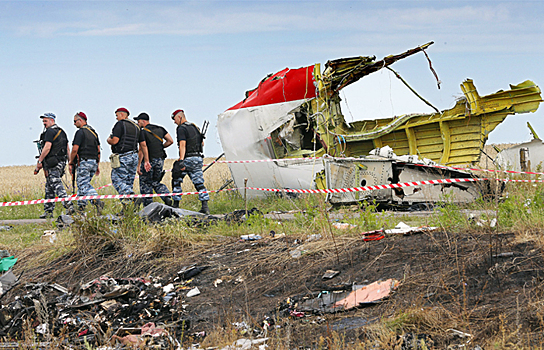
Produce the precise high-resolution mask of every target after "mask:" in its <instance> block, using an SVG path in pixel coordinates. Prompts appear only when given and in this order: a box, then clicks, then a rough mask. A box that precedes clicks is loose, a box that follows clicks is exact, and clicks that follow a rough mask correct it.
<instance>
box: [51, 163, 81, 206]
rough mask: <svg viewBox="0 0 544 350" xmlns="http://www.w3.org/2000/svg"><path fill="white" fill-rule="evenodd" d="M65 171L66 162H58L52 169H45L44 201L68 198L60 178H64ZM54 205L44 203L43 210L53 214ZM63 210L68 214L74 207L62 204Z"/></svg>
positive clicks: (68, 203) (67, 202)
mask: <svg viewBox="0 0 544 350" xmlns="http://www.w3.org/2000/svg"><path fill="white" fill-rule="evenodd" d="M65 169H66V161H65V160H63V161H60V162H59V163H58V164H57V165H56V166H55V167H54V168H52V169H45V171H46V172H47V175H46V177H45V199H53V198H56V197H59V198H63V197H68V194H67V193H66V190H65V189H64V185H63V183H62V177H63V176H64V171H65ZM55 204H56V203H45V204H44V205H43V209H44V210H45V212H47V213H51V214H52V213H53V210H55ZM62 205H63V206H64V208H66V210H67V212H68V213H71V212H72V211H73V208H74V205H73V204H72V202H70V201H64V202H62Z"/></svg>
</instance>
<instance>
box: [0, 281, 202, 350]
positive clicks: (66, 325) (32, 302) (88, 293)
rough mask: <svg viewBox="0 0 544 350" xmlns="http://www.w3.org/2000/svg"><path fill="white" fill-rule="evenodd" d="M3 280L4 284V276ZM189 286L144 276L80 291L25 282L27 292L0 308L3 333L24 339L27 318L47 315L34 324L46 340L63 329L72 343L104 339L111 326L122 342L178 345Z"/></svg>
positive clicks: (89, 285)
mask: <svg viewBox="0 0 544 350" xmlns="http://www.w3.org/2000/svg"><path fill="white" fill-rule="evenodd" d="M11 280H13V276H12V277H11ZM0 281H2V286H3V280H2V278H0ZM186 288H187V286H186V285H185V284H184V283H168V284H167V285H166V286H164V287H163V286H162V284H161V283H159V282H158V281H152V280H149V279H145V278H118V279H114V278H111V277H107V276H102V277H100V278H97V279H95V280H92V281H90V282H88V283H85V284H83V285H81V286H80V287H79V289H78V290H77V291H76V293H70V292H69V291H68V290H67V289H66V288H64V287H62V286H60V285H58V284H48V283H29V284H26V285H25V286H24V290H26V294H25V295H21V296H20V297H17V298H15V299H14V301H12V302H11V303H9V304H7V305H4V307H3V308H2V309H1V310H0V319H2V320H6V321H5V323H2V325H1V326H0V335H1V336H7V337H10V338H18V337H21V336H22V335H23V332H25V328H24V324H25V320H29V321H32V320H38V319H41V318H43V317H44V315H45V316H46V318H45V319H47V320H49V321H46V322H39V323H36V322H34V323H32V322H31V324H33V327H35V328H34V330H35V331H36V333H37V335H39V336H40V337H42V338H43V339H46V338H48V337H50V336H58V335H59V332H60V331H61V330H62V332H64V333H63V334H64V335H65V336H66V338H67V339H68V341H69V342H70V344H81V343H83V342H85V341H86V342H88V343H90V344H94V343H96V342H100V343H104V341H105V340H107V339H106V338H105V337H106V336H107V334H106V333H105V332H106V330H108V329H112V330H113V331H114V334H115V336H114V337H112V339H116V340H118V341H120V342H121V343H122V344H131V345H135V346H139V344H142V342H144V340H145V344H146V345H151V344H155V345H154V346H159V347H162V348H172V347H174V348H177V346H178V344H177V342H176V341H175V339H176V338H178V339H179V336H180V335H181V333H182V332H183V330H184V329H187V328H188V327H189V326H190V324H189V321H188V320H187V319H186V318H187V317H186V311H185V310H184V307H183V305H184V304H183V302H182V301H183V298H184V295H183V294H182V293H181V292H182V291H183V290H185V289H186ZM195 288H196V287H195ZM44 312H45V313H46V314H44ZM157 322H161V323H165V324H166V323H168V325H169V326H168V330H166V329H163V328H157V327H155V324H156V323H157ZM142 324H144V326H143V327H138V325H142ZM43 339H42V340H43ZM38 340H39V339H38Z"/></svg>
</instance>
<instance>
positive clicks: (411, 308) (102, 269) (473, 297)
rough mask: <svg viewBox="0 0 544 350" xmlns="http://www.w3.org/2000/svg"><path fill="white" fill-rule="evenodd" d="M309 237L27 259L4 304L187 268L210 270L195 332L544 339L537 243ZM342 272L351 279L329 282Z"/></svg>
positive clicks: (506, 238) (195, 307)
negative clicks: (344, 294)
mask: <svg viewBox="0 0 544 350" xmlns="http://www.w3.org/2000/svg"><path fill="white" fill-rule="evenodd" d="M307 238H308V237H305V236H304V237H292V236H287V237H282V238H276V239H274V238H271V237H265V238H263V239H261V240H257V241H240V240H238V239H235V238H220V239H218V241H217V242H215V243H206V244H201V245H199V246H191V247H185V248H182V247H180V248H179V249H177V250H172V249H170V250H166V251H158V252H148V253H145V254H141V255H139V256H132V255H131V254H130V253H127V252H126V251H124V250H122V249H121V248H120V246H118V245H116V244H115V243H111V244H109V245H104V246H103V247H102V248H101V249H99V250H98V251H95V252H94V253H93V254H92V255H86V254H85V253H82V252H73V253H71V254H69V255H66V256H62V257H61V258H59V259H57V260H56V261H54V262H53V263H51V264H49V265H48V266H47V267H44V268H39V269H37V268H34V269H30V268H28V267H26V266H25V259H24V258H22V259H21V260H20V261H19V263H18V264H17V265H16V269H15V273H16V274H17V273H18V272H19V273H20V271H22V270H26V271H25V273H24V275H23V283H22V284H21V285H20V286H19V287H17V288H15V289H14V290H12V291H11V292H9V294H8V295H7V296H6V297H5V298H4V299H3V303H4V304H8V303H9V302H11V301H13V298H14V297H15V296H16V295H19V294H21V293H23V290H22V286H23V285H24V282H28V281H33V282H38V281H39V282H50V283H59V284H61V285H63V286H65V287H67V288H68V289H70V290H76V289H77V287H79V286H80V285H81V284H83V283H86V282H88V281H90V280H92V279H95V278H98V277H100V276H102V275H107V276H109V277H114V278H128V277H147V278H149V277H150V276H153V277H160V278H161V281H163V285H165V284H167V283H169V282H170V281H174V279H175V278H176V277H178V272H179V271H180V270H181V269H182V268H183V267H184V266H188V265H193V264H196V266H203V267H207V268H206V269H204V270H203V271H202V272H201V273H200V274H198V275H197V276H195V277H194V278H193V279H192V281H191V282H190V286H191V287H194V286H196V287H198V289H199V290H200V292H201V293H200V294H199V295H197V296H194V297H191V298H185V299H184V301H183V302H184V303H185V304H186V307H185V309H184V311H183V317H184V318H185V319H187V320H189V321H190V325H191V329H190V331H189V333H191V334H192V333H194V332H201V331H205V332H207V334H210V333H213V332H217V331H218V330H220V329H230V328H232V323H233V322H242V321H244V322H246V324H248V325H249V328H250V329H253V330H255V331H254V332H255V334H257V333H259V332H260V333H261V334H262V331H263V328H262V326H263V320H266V319H268V320H270V321H268V322H269V323H270V322H271V323H272V324H273V327H271V328H269V330H268V335H269V336H270V337H273V336H272V335H270V334H273V332H283V333H282V341H283V342H286V341H288V344H287V345H289V347H291V348H292V347H296V346H304V347H314V346H317V345H318V343H319V337H320V336H323V337H327V336H329V337H330V334H331V331H335V332H337V333H341V334H342V335H343V338H342V339H343V341H344V342H345V343H346V344H347V343H355V342H361V341H368V340H369V339H371V338H372V337H373V336H374V335H373V333H372V332H370V329H371V327H372V326H375V325H376V324H378V323H379V322H382V323H384V322H385V323H387V324H388V329H389V330H392V331H394V332H396V333H398V334H403V333H406V332H413V333H414V334H425V335H426V336H429V337H431V338H432V341H433V343H434V344H435V346H437V347H443V346H444V345H448V344H452V343H455V342H456V341H457V342H458V340H456V339H455V338H454V336H453V335H451V331H447V330H448V329H458V330H460V331H463V332H466V333H470V334H471V335H472V336H473V338H472V341H471V342H472V344H477V343H480V344H483V343H485V341H486V340H487V339H490V338H492V337H495V336H497V334H499V332H501V331H504V329H505V327H506V328H508V329H509V330H514V331H515V332H516V334H518V337H519V339H522V340H523V341H524V342H530V343H531V344H540V343H541V342H542V341H544V339H542V336H541V335H540V334H542V326H543V323H542V318H543V315H544V310H542V306H541V305H542V300H543V292H544V288H543V287H544V284H543V278H544V273H543V272H544V270H543V267H544V260H543V258H542V251H541V250H540V249H539V248H538V247H537V246H536V245H535V243H534V242H532V241H527V242H523V243H519V242H517V241H516V240H515V235H514V234H511V233H502V234H498V233H492V234H487V233H474V232H459V233H453V232H444V231H435V232H431V233H425V234H414V235H410V236H387V237H386V238H384V239H382V240H379V241H372V242H365V241H363V240H362V238H361V237H359V236H358V235H349V236H338V237H335V239H334V240H333V239H332V238H331V237H324V238H321V239H318V240H313V241H311V242H307ZM314 238H315V237H314ZM294 251H298V252H300V254H295V253H293V252H294ZM298 255H300V256H299V257H298V258H294V257H293V256H298ZM331 269H332V270H337V271H340V274H339V275H338V276H336V277H334V278H332V279H330V280H324V279H322V276H323V274H324V273H325V271H326V270H331ZM388 278H394V279H396V280H399V281H400V282H401V283H400V286H399V288H398V289H397V290H396V292H395V293H394V294H393V295H391V297H389V298H388V299H387V300H385V301H382V302H381V303H377V304H375V305H372V306H367V307H364V308H359V309H354V310H351V311H345V312H339V313H335V314H330V313H321V312H320V311H319V310H316V311H315V312H306V313H304V314H303V315H300V314H299V315H298V316H293V315H292V313H291V311H292V310H294V309H296V307H297V305H296V301H297V300H302V299H304V298H305V297H313V296H315V295H316V293H319V292H323V291H334V290H341V289H347V288H349V287H350V286H352V285H353V284H368V283H371V282H374V281H378V280H385V279H388ZM289 298H290V300H292V302H291V303H287V300H289ZM403 315H404V316H403ZM135 324H137V320H136V321H135ZM140 326H141V325H140ZM514 331H513V332H514ZM289 335H291V336H289ZM293 335H296V336H293ZM286 337H289V339H288V340H286ZM527 339H529V340H527ZM284 345H285V344H284Z"/></svg>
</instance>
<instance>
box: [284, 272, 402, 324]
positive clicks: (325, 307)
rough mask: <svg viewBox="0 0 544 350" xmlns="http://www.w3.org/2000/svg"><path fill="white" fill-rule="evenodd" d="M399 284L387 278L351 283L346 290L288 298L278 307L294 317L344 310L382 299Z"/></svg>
mask: <svg viewBox="0 0 544 350" xmlns="http://www.w3.org/2000/svg"><path fill="white" fill-rule="evenodd" d="M399 284H400V283H399V281H397V280H395V279H388V280H385V281H377V282H374V283H371V284H368V285H353V286H350V288H349V289H347V290H346V289H345V290H332V291H321V292H319V293H312V295H310V296H307V295H305V296H302V297H293V298H289V299H288V300H287V301H286V302H285V303H284V305H283V307H281V306H280V309H287V310H288V311H289V314H290V315H291V316H296V317H302V316H304V313H305V312H310V313H314V314H322V313H335V312H340V311H346V310H350V309H353V308H356V307H360V306H367V305H371V304H375V303H378V302H380V301H382V300H383V299H385V298H387V297H388V296H389V295H390V294H391V293H392V292H393V291H394V290H395V289H396V288H397V287H398V286H399Z"/></svg>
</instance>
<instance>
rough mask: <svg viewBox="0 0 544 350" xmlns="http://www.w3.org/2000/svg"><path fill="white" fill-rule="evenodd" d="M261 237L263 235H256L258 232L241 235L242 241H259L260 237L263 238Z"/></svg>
mask: <svg viewBox="0 0 544 350" xmlns="http://www.w3.org/2000/svg"><path fill="white" fill-rule="evenodd" d="M261 238H262V237H261V235H256V234H254V233H252V234H249V235H242V236H240V239H241V240H242V241H257V240H259V239H261Z"/></svg>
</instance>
